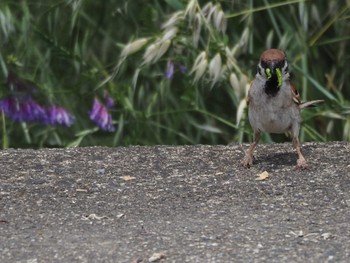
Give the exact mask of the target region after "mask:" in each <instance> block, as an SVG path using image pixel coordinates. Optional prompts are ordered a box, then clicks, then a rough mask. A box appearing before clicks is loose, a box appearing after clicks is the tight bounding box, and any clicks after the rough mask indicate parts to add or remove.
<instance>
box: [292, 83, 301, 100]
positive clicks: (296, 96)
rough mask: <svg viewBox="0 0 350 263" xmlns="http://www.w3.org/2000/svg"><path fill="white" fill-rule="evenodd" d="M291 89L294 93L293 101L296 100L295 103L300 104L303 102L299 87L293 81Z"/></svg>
mask: <svg viewBox="0 0 350 263" xmlns="http://www.w3.org/2000/svg"><path fill="white" fill-rule="evenodd" d="M290 90H291V92H292V95H293V101H294V102H295V104H297V105H300V104H301V101H300V94H299V92H298V91H297V89H296V88H295V86H294V84H293V83H290Z"/></svg>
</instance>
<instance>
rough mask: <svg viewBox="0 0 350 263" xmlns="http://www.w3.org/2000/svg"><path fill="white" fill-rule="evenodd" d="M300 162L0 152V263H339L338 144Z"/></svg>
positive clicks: (285, 153)
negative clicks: (247, 163)
mask: <svg viewBox="0 0 350 263" xmlns="http://www.w3.org/2000/svg"><path fill="white" fill-rule="evenodd" d="M247 146H248V145H243V148H244V149H246V147H247ZM303 152H304V155H305V156H306V158H307V159H308V161H309V168H308V169H306V170H298V169H296V168H295V163H296V154H295V152H294V150H293V149H292V147H291V144H290V143H288V144H287V143H286V144H270V145H259V146H258V148H257V152H256V155H255V156H256V158H257V160H256V164H255V165H254V166H253V167H251V168H250V169H245V168H243V167H241V166H240V160H241V159H242V157H243V149H242V146H241V145H230V146H203V145H199V146H176V147H175V146H174V147H171V146H155V147H138V146H133V147H126V148H123V147H121V148H101V147H90V148H75V149H43V150H12V149H10V150H5V151H0V251H1V252H0V262H27V263H35V262H139V263H141V262H149V261H150V260H151V261H152V260H155V261H154V262H350V207H349V206H350V191H349V189H350V158H349V157H350V144H349V143H345V142H332V143H324V144H318V143H317V144H316V143H306V144H304V145H303ZM264 171H267V172H268V174H269V177H268V178H267V179H265V180H256V179H257V178H259V177H257V175H258V174H261V173H262V172H264ZM155 253H160V254H158V255H157V254H155ZM152 256H153V257H152ZM160 258H162V259H160ZM157 259H158V261H157Z"/></svg>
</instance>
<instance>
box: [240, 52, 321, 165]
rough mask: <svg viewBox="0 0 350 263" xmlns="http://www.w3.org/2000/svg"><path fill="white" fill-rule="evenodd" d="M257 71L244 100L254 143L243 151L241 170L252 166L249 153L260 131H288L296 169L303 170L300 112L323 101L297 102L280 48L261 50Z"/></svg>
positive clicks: (296, 93)
mask: <svg viewBox="0 0 350 263" xmlns="http://www.w3.org/2000/svg"><path fill="white" fill-rule="evenodd" d="M257 69H258V72H257V74H256V76H255V79H254V81H253V82H252V85H251V87H250V89H249V93H248V98H247V103H248V115H249V122H250V125H251V126H252V128H253V131H254V140H253V143H252V144H251V145H250V147H249V149H248V150H247V151H246V153H245V156H244V159H243V161H242V164H243V166H245V167H250V166H251V165H252V164H253V159H254V157H253V151H254V149H255V147H256V145H257V144H258V142H259V139H260V135H261V132H268V133H286V132H289V133H290V134H291V135H292V140H293V146H294V147H295V149H296V152H297V154H298V160H297V167H299V168H306V167H307V163H306V160H305V158H304V156H303V154H302V153H301V149H300V142H299V130H300V122H301V115H300V111H301V110H302V109H304V108H307V107H311V106H314V105H315V104H318V103H321V102H323V100H313V101H308V102H301V101H300V95H299V93H298V91H297V90H296V88H295V87H294V85H293V84H292V83H291V82H290V80H289V71H288V62H287V58H286V54H285V53H284V52H283V51H282V50H280V49H268V50H266V51H264V52H263V53H262V54H261V56H260V61H259V64H258V67H257Z"/></svg>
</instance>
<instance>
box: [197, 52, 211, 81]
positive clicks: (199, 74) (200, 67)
mask: <svg viewBox="0 0 350 263" xmlns="http://www.w3.org/2000/svg"><path fill="white" fill-rule="evenodd" d="M207 67H208V60H207V59H206V58H205V59H204V60H202V61H201V62H200V63H199V64H198V66H197V67H196V74H195V76H194V82H197V81H198V80H199V79H200V78H201V77H202V76H203V74H204V72H205V71H206V69H207Z"/></svg>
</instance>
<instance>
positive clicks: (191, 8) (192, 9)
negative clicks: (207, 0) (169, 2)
mask: <svg viewBox="0 0 350 263" xmlns="http://www.w3.org/2000/svg"><path fill="white" fill-rule="evenodd" d="M197 6H198V2H197V0H191V1H190V2H189V3H188V5H187V7H186V11H185V17H186V16H188V17H189V21H190V22H192V20H193V18H194V16H195V15H196V9H197Z"/></svg>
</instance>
